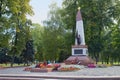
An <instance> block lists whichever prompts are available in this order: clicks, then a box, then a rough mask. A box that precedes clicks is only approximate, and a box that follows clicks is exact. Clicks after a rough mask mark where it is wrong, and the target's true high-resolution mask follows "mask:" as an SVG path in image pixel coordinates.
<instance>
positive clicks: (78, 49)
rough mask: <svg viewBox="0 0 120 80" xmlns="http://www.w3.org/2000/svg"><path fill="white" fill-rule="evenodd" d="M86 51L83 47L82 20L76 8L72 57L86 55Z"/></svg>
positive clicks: (84, 46) (85, 47) (85, 46)
mask: <svg viewBox="0 0 120 80" xmlns="http://www.w3.org/2000/svg"><path fill="white" fill-rule="evenodd" d="M87 53H88V49H87V45H85V35H84V26H83V20H82V16H81V12H80V8H78V12H77V15H76V35H75V45H73V46H72V55H87Z"/></svg>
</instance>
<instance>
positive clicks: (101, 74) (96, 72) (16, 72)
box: [0, 66, 120, 80]
mask: <svg viewBox="0 0 120 80" xmlns="http://www.w3.org/2000/svg"><path fill="white" fill-rule="evenodd" d="M24 68H25V67H19V68H5V69H0V77H1V76H3V77H4V76H8V77H9V76H12V77H18V76H19V77H20V76H21V77H24V76H26V77H27V78H28V77H32V78H34V77H39V78H55V77H56V78H58V79H57V80H59V78H60V80H61V78H62V79H63V78H64V79H68V78H72V79H73V78H74V79H78V78H82V79H81V80H84V79H85V78H87V79H85V80H90V79H89V78H92V79H93V78H94V77H96V78H108V77H109V78H117V80H119V79H120V67H119V66H112V67H108V68H84V69H81V70H79V71H73V72H44V73H41V72H28V71H23V70H24ZM83 78H84V79H83ZM118 78H119V79H118ZM0 80H1V79H0ZM33 80H34V79H33ZM43 80H45V79H43ZM46 80H47V79H46ZM48 80H50V79H48ZM52 80H56V79H52ZM79 80H80V79H79ZM94 80H99V79H94ZM101 80H102V79H101ZM103 80H116V79H103Z"/></svg>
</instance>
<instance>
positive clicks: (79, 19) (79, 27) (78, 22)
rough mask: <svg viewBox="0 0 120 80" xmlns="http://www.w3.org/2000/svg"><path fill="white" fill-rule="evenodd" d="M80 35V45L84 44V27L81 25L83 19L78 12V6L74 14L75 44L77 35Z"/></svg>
mask: <svg viewBox="0 0 120 80" xmlns="http://www.w3.org/2000/svg"><path fill="white" fill-rule="evenodd" d="M78 36H80V41H81V45H85V35H84V27H83V20H82V16H81V12H80V8H78V12H77V15H76V38H75V45H78V43H77V37H78Z"/></svg>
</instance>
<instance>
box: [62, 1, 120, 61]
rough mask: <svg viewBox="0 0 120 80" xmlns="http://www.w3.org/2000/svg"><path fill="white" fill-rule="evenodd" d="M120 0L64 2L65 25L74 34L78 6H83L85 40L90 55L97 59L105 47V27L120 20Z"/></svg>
mask: <svg viewBox="0 0 120 80" xmlns="http://www.w3.org/2000/svg"><path fill="white" fill-rule="evenodd" d="M119 2H120V1H119V0H116V1H113V0H89V1H87V0H64V2H63V10H64V11H63V15H64V17H63V20H65V21H64V24H65V26H64V27H65V28H66V27H67V28H68V29H71V30H72V33H73V36H74V34H75V16H76V13H77V8H78V7H79V6H80V7H81V13H82V17H83V23H84V28H85V38H86V39H85V40H86V43H87V45H88V49H89V53H90V55H91V56H92V57H93V58H95V60H96V61H98V60H99V57H100V54H101V51H102V49H103V35H102V32H103V31H104V29H106V28H109V27H112V26H113V25H114V24H115V23H114V20H116V21H119V19H118V17H119V6H118V5H119ZM73 39H74V37H73ZM73 42H74V41H73Z"/></svg>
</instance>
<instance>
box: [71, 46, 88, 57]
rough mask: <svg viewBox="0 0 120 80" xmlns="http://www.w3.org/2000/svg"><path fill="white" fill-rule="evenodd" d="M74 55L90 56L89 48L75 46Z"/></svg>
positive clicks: (73, 47)
mask: <svg viewBox="0 0 120 80" xmlns="http://www.w3.org/2000/svg"><path fill="white" fill-rule="evenodd" d="M72 55H88V46H87V45H73V46H72Z"/></svg>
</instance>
